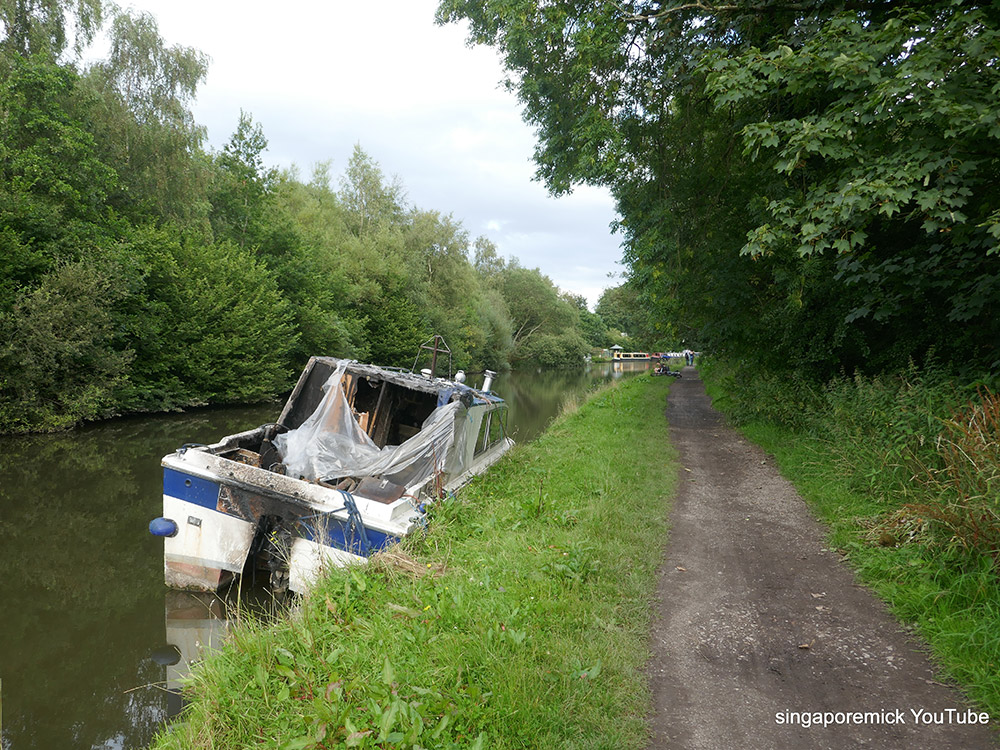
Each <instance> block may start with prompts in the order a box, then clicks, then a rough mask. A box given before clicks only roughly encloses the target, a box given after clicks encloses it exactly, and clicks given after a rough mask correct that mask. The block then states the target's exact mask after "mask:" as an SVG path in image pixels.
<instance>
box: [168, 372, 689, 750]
mask: <svg viewBox="0 0 1000 750" xmlns="http://www.w3.org/2000/svg"><path fill="white" fill-rule="evenodd" d="M663 380H665V379H652V378H648V377H639V378H635V379H631V380H629V381H627V382H624V383H621V384H620V385H617V386H616V387H613V388H611V389H609V390H607V391H604V392H601V393H599V394H598V395H596V396H595V397H593V398H592V399H591V400H589V401H587V402H586V403H584V404H582V405H580V406H579V408H578V409H576V410H575V411H572V412H571V413H568V414H567V415H565V416H564V417H562V418H560V419H559V420H558V421H557V422H556V424H555V425H554V426H553V427H551V428H550V429H549V430H548V431H547V432H546V433H545V434H544V435H543V436H542V437H541V438H539V439H538V440H537V441H535V442H534V443H531V444H528V445H527V446H518V447H517V448H515V449H514V451H512V452H511V454H509V455H508V457H506V458H505V459H504V461H502V462H501V463H500V464H498V465H496V466H495V467H494V468H493V469H491V470H490V472H489V473H488V475H487V476H485V477H482V478H480V479H479V480H477V481H476V482H475V483H474V484H473V485H472V486H470V487H469V488H467V489H466V490H464V491H463V492H462V493H460V494H459V497H458V498H456V499H453V500H450V501H447V502H443V503H441V504H439V505H438V506H437V507H436V508H435V510H434V514H433V517H432V519H431V521H430V524H429V529H428V532H427V534H426V536H422V537H418V538H414V539H411V540H408V541H407V542H406V543H405V544H404V545H403V547H402V549H397V550H395V551H394V553H393V554H391V555H385V556H381V557H376V558H374V559H373V560H372V561H371V562H370V564H369V565H367V566H365V567H355V568H349V569H334V570H331V571H329V573H328V575H327V576H326V577H325V578H324V580H323V581H322V582H321V584H320V585H319V586H317V587H316V588H315V589H314V590H313V591H312V592H311V593H310V594H309V595H308V596H307V597H305V598H304V599H303V600H302V601H301V603H300V604H299V606H298V608H297V609H296V611H295V612H294V613H293V614H292V615H291V616H289V617H287V618H284V619H282V620H280V621H279V622H277V623H275V624H272V625H270V626H264V625H262V624H259V623H257V622H255V621H253V620H248V621H245V622H244V623H243V624H242V625H240V626H239V627H237V628H236V629H235V631H234V633H233V635H232V636H231V638H230V641H229V643H228V644H227V646H226V648H225V649H223V650H222V651H221V652H220V653H217V654H215V655H213V656H211V657H210V658H208V659H207V660H206V661H205V662H204V663H203V664H202V665H201V667H200V668H199V669H198V670H196V672H195V674H194V677H193V679H192V681H191V683H190V685H189V689H188V696H189V697H190V699H191V700H192V705H191V707H190V708H189V710H188V712H187V713H186V714H185V716H184V721H183V722H182V723H181V724H179V725H177V726H175V727H173V728H172V729H171V730H170V731H168V732H166V733H165V734H164V735H163V736H162V737H160V738H159V741H158V744H157V745H156V747H157V748H160V750H165V749H166V748H185V749H188V748H220V749H221V748H241V749H242V748H247V747H258V746H260V747H277V748H286V749H288V750H291V749H292V748H335V747H367V748H374V747H380V748H384V747H401V748H417V747H425V748H486V747H489V748H524V747H572V748H623V747H639V746H642V745H644V744H645V741H646V732H647V728H646V721H645V717H646V712H647V707H648V694H647V690H646V685H645V679H644V676H643V670H644V667H645V662H646V659H647V657H648V644H647V639H648V632H649V618H650V601H651V598H652V597H653V596H654V593H655V582H654V574H655V570H656V568H657V565H658V563H659V562H660V559H661V556H662V548H663V545H664V544H665V529H666V520H665V519H666V513H667V499H668V497H669V496H670V495H671V492H672V483H673V479H672V478H673V476H674V475H675V473H676V471H675V468H674V467H673V465H672V463H671V462H672V460H673V459H672V454H671V452H670V449H669V447H668V446H666V444H665V441H664V437H663V436H664V431H665V423H664V419H663V410H664V406H665V394H666V390H667V387H668V384H667V383H664V382H663Z"/></svg>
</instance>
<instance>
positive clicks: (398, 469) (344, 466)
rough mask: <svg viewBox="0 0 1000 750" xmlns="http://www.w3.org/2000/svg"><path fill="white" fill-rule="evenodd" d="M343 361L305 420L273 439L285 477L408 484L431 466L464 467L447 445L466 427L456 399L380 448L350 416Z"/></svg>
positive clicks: (463, 410) (422, 476) (430, 470)
mask: <svg viewBox="0 0 1000 750" xmlns="http://www.w3.org/2000/svg"><path fill="white" fill-rule="evenodd" d="M347 365H348V362H347V361H343V360H342V361H341V362H340V363H339V364H338V365H337V369H336V370H335V371H334V373H333V375H331V376H330V378H329V379H328V380H327V381H326V383H325V384H324V385H323V391H324V396H323V399H322V400H321V401H320V403H319V405H318V406H317V407H316V410H315V411H314V412H313V413H312V414H311V415H310V416H309V417H308V418H307V419H306V420H305V422H303V423H302V424H301V425H300V426H299V427H297V428H296V429H294V430H289V431H288V432H286V433H284V434H281V435H278V436H277V438H275V441H274V444H275V446H276V447H277V449H278V450H279V451H280V452H281V455H282V457H283V459H284V464H285V466H286V467H287V471H288V475H289V476H292V477H302V478H304V479H306V480H307V481H316V480H319V479H332V478H337V477H366V476H382V477H385V478H387V479H390V480H391V481H393V482H395V483H396V484H401V485H404V486H409V485H413V484H416V483H419V482H421V481H423V480H424V479H426V478H428V477H430V476H431V475H432V474H433V473H434V472H435V471H442V470H447V471H449V472H456V471H457V472H461V471H464V470H465V469H466V468H468V467H466V466H461V465H459V466H456V465H455V464H456V463H459V464H461V463H464V462H463V461H462V457H461V455H460V454H461V453H462V451H457V450H456V451H452V450H451V449H452V446H453V445H454V444H455V438H456V431H458V430H462V429H464V427H465V425H464V423H465V421H466V419H465V417H466V412H467V410H466V408H465V407H464V406H463V405H462V403H461V402H460V401H452V402H450V403H446V404H444V405H442V406H438V407H437V408H436V409H434V411H432V412H431V413H430V415H429V416H428V417H427V419H426V420H424V422H423V426H422V427H421V429H420V431H419V432H418V433H417V434H415V435H414V436H413V437H411V438H410V439H409V440H406V441H405V442H403V443H401V444H400V445H398V446H390V445H387V446H385V447H384V448H379V447H378V446H377V445H376V444H375V443H374V441H372V439H371V438H370V437H369V436H368V434H367V433H366V432H365V431H364V429H362V427H361V425H359V424H358V422H357V420H356V419H355V418H354V414H353V412H352V411H351V406H350V404H349V403H348V400H347V397H346V395H345V394H344V388H343V376H344V372H345V371H346V369H347Z"/></svg>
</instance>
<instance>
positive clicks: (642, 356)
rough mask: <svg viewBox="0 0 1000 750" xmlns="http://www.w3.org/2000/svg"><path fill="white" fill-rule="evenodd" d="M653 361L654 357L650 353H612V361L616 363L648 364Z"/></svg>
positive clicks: (618, 351)
mask: <svg viewBox="0 0 1000 750" xmlns="http://www.w3.org/2000/svg"><path fill="white" fill-rule="evenodd" d="M612 349H614V347H612ZM651 359H652V357H651V356H650V355H649V353H648V352H623V351H620V350H618V349H615V350H614V352H613V353H612V360H613V361H614V362H644V361H645V362H648V361H649V360H651Z"/></svg>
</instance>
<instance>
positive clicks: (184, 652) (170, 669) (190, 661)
mask: <svg viewBox="0 0 1000 750" xmlns="http://www.w3.org/2000/svg"><path fill="white" fill-rule="evenodd" d="M229 606H230V605H229V604H228V603H227V602H226V601H225V600H223V599H221V598H220V597H219V596H218V595H216V594H209V593H203V592H197V591H168V592H167V594H166V596H165V598H164V610H165V613H166V616H165V623H166V642H167V645H166V646H163V647H161V648H158V649H156V651H154V652H153V655H152V658H153V661H155V662H157V663H158V664H160V665H162V666H164V667H165V668H166V677H165V681H164V682H165V684H166V689H167V718H168V720H169V719H173V718H174V717H176V716H177V714H179V713H180V712H181V709H183V708H184V705H185V701H184V699H183V697H182V692H181V691H182V690H183V687H184V683H185V680H186V678H187V677H188V675H189V674H190V672H191V667H192V666H194V665H195V664H197V663H198V662H199V661H201V660H202V659H204V658H205V656H207V655H208V654H209V653H210V652H212V651H215V650H217V649H219V648H221V647H222V643H223V641H224V640H225V637H226V633H228V632H229V616H228V612H229Z"/></svg>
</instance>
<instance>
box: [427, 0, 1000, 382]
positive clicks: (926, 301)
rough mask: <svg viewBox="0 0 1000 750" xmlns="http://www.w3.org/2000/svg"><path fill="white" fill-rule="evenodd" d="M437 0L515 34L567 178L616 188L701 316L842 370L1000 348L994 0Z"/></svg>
mask: <svg viewBox="0 0 1000 750" xmlns="http://www.w3.org/2000/svg"><path fill="white" fill-rule="evenodd" d="M438 18H439V20H441V21H442V22H445V21H454V20H458V19H460V18H465V19H468V20H469V22H470V27H469V28H470V39H471V40H472V41H474V42H479V43H487V44H493V45H496V46H497V47H499V48H500V49H501V51H502V54H503V56H504V60H505V65H506V67H507V71H508V73H509V78H508V80H507V84H508V86H509V87H510V88H512V89H513V90H515V91H516V92H517V94H518V96H519V98H520V99H521V101H522V102H523V103H524V106H525V117H526V119H527V120H528V121H529V122H530V123H531V124H532V125H534V126H535V127H536V129H537V133H538V145H537V147H536V162H537V163H538V174H539V176H540V177H541V178H542V179H544V180H545V182H546V183H547V185H548V186H549V188H550V190H552V191H553V192H556V193H559V192H565V191H567V190H570V189H571V188H572V186H573V184H574V183H576V182H589V183H595V184H604V185H608V186H609V187H611V189H612V191H613V193H614V195H615V197H616V199H617V202H618V209H619V213H620V215H621V222H620V224H621V228H622V230H623V232H624V234H625V237H626V262H627V263H628V265H629V269H630V270H629V276H630V283H632V284H633V285H634V286H635V287H636V288H637V289H638V290H639V291H641V292H642V294H643V296H644V300H645V301H646V302H647V303H648V304H649V305H650V306H651V307H652V308H653V309H655V310H657V312H658V315H659V317H660V318H661V319H663V318H668V319H670V320H672V321H673V322H674V324H675V325H676V328H677V332H678V333H679V334H680V335H684V336H687V337H689V338H693V337H697V338H699V339H701V340H702V341H703V342H704V343H705V344H706V345H707V346H711V347H713V348H715V349H717V350H719V351H727V352H729V353H731V354H735V355H751V354H752V355H754V356H761V357H763V358H764V359H766V360H769V361H770V362H772V363H775V364H776V365H777V364H779V363H780V365H781V366H788V365H791V366H793V367H801V368H804V369H808V370H809V371H811V372H812V373H813V374H815V375H817V376H820V377H823V376H826V375H829V374H832V373H835V372H837V371H838V370H839V369H840V368H841V367H848V368H851V367H854V366H861V367H866V368H868V369H874V370H878V369H886V368H888V369H892V368H894V367H898V366H901V365H902V364H903V363H905V362H906V360H907V359H908V358H911V357H914V358H919V357H921V356H922V355H923V354H924V353H926V351H927V350H928V349H929V348H933V347H937V349H938V351H939V353H941V352H946V353H945V354H944V356H945V357H950V358H951V359H952V360H953V362H954V363H959V362H961V361H963V360H965V361H970V360H971V362H972V363H973V366H974V367H977V368H986V369H990V368H994V369H996V368H997V367H1000V356H998V354H997V350H996V345H995V344H994V343H993V342H995V341H996V340H997V335H996V334H997V333H998V330H997V325H998V323H997V320H996V316H995V315H994V316H992V317H990V315H989V313H988V312H987V310H988V308H989V306H990V302H989V300H992V299H995V298H996V297H997V292H998V291H1000V286H998V284H1000V281H998V277H1000V268H998V260H997V259H998V254H997V253H996V247H997V243H996V240H997V238H998V237H1000V227H998V224H997V221H998V220H1000V213H998V199H1000V196H998V194H997V191H996V184H997V182H996V179H995V178H996V175H997V171H998V170H997V167H998V162H997V159H996V156H995V155H996V154H997V153H998V152H997V148H996V146H997V143H996V139H997V138H998V137H1000V129H998V128H997V127H996V124H995V123H996V121H997V111H998V105H997V103H996V97H995V91H996V89H997V86H998V81H997V75H998V73H997V65H996V60H997V57H998V54H997V49H998V47H1000V44H998V36H997V29H998V23H1000V11H998V10H997V9H996V7H995V5H994V4H992V3H987V2H977V1H976V0H967V1H966V2H946V1H945V0H940V1H939V2H921V3H916V2H892V1H890V2H878V1H877V0H872V1H871V2H867V1H864V0H862V1H860V2H848V3H827V2H820V1H819V0H807V1H806V2H795V3H791V2H783V1H781V0H773V1H772V0H767V1H765V2H758V1H757V0H735V2H731V3H712V2H706V3H669V4H668V3H663V2H660V1H659V0H638V1H633V2H627V1H626V2H620V3H592V4H580V3H575V2H570V1H569V0H556V1H555V2H550V3H544V4H538V3H534V2H528V1H527V0H525V1H523V2H522V1H518V0H515V2H509V1H508V0H486V1H485V2H471V0H444V1H443V2H442V3H441V5H440V7H439V10H438ZM741 251H742V252H743V253H745V255H741ZM666 332H667V333H669V331H666ZM661 333H662V332H661ZM886 339H890V340H892V341H893V342H894V346H893V347H889V348H887V347H885V346H883V345H882V343H881V342H882V341H884V340H886ZM952 352H953V353H952Z"/></svg>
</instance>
